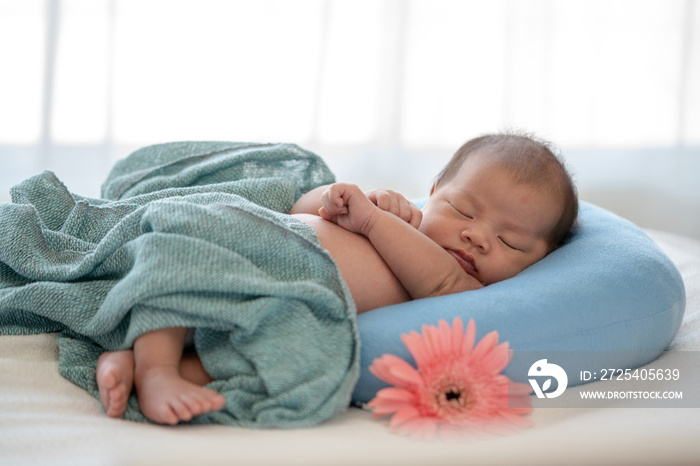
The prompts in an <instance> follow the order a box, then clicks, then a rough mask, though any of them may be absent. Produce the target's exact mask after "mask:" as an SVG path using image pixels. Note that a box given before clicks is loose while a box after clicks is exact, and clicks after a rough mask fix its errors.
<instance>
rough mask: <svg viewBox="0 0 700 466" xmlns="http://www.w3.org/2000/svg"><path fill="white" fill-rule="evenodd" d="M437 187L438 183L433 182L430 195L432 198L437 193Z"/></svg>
mask: <svg viewBox="0 0 700 466" xmlns="http://www.w3.org/2000/svg"><path fill="white" fill-rule="evenodd" d="M436 186H437V181H433V185H432V186H431V187H430V195H431V196H432V195H433V193H434V192H435V187H436Z"/></svg>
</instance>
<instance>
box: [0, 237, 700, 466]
mask: <svg viewBox="0 0 700 466" xmlns="http://www.w3.org/2000/svg"><path fill="white" fill-rule="evenodd" d="M648 233H649V234H650V236H652V238H654V240H656V241H657V243H658V244H659V245H660V246H661V247H662V249H664V251H665V252H666V253H667V254H668V255H669V256H670V257H671V259H672V260H673V261H674V262H675V263H676V264H677V266H678V268H679V270H680V271H681V274H682V275H683V279H684V281H685V286H686V293H687V307H686V313H685V317H684V319H683V325H682V327H681V329H680V331H679V333H678V335H677V337H676V338H675V340H674V341H673V343H672V345H671V347H670V348H669V352H668V353H667V354H665V355H664V356H663V357H662V358H660V359H659V360H657V361H654V362H653V363H651V364H650V367H652V366H653V367H654V368H664V367H668V368H680V369H681V371H682V372H681V373H682V374H691V373H692V374H696V373H700V368H698V367H697V366H696V367H679V366H678V365H679V364H680V365H683V364H685V365H686V366H687V365H688V364H687V361H688V360H689V358H674V355H675V354H677V352H680V351H698V350H700V242H699V241H695V240H692V239H689V238H684V237H681V236H677V235H672V234H668V233H661V232H655V231H649V232H648ZM606 384H607V385H606ZM611 384H614V382H595V383H592V384H588V385H584V386H582V387H570V388H568V389H567V391H566V393H565V395H566V396H572V397H575V396H577V395H578V390H591V389H596V388H599V387H600V389H605V390H607V389H609V387H612V386H613V385H611ZM666 388H668V389H669V390H673V389H674V388H676V387H674V385H673V383H672V382H669V384H668V386H667V387H666ZM660 389H661V388H660ZM698 390H700V388H698ZM610 406H611V407H606V408H556V409H552V408H546V409H544V408H543V409H539V408H538V409H535V411H534V412H533V413H532V414H531V415H530V419H531V420H532V421H533V422H534V424H535V425H534V427H532V428H530V429H527V430H524V431H521V432H518V433H516V434H512V435H508V436H501V437H490V438H486V439H480V440H470V441H466V442H457V443H455V442H452V443H446V442H444V441H441V440H435V441H432V442H425V441H415V440H410V439H407V438H404V437H399V436H397V435H394V434H392V433H391V432H390V431H389V430H388V429H387V428H386V426H385V424H384V422H383V421H377V420H373V419H372V417H371V414H370V413H369V412H366V411H363V410H360V409H355V408H352V409H349V410H348V411H347V412H346V413H344V414H343V415H341V416H340V417H338V418H337V419H335V420H333V421H331V422H328V423H326V424H323V425H320V426H317V427H315V428H311V429H301V430H248V429H241V428H233V427H226V426H176V427H166V426H156V425H146V424H138V423H134V422H129V421H122V420H115V419H110V418H108V417H107V416H106V415H105V414H104V412H103V410H102V407H101V406H100V403H99V402H98V401H97V400H95V399H93V398H92V397H91V396H90V395H88V394H87V393H86V392H85V391H83V390H82V389H80V388H78V387H76V386H74V385H72V384H71V383H70V382H68V381H67V380H65V379H63V378H62V377H61V376H60V375H59V374H58V353H57V348H56V337H55V335H34V336H5V337H0V465H3V466H10V465H39V464H52V465H63V464H66V465H69V464H70V465H80V464H85V465H91V466H92V465H141V464H143V465H152V464H161V463H162V464H168V465H191V464H207V465H219V464H221V465H223V464H244V465H259V464H275V465H278V464H300V465H302V464H303V465H316V464H318V465H331V464H332V465H345V464H348V465H350V464H352V465H371V464H396V465H413V464H416V465H419V464H440V465H451V464H455V465H457V464H460V465H461V464H532V465H538V466H541V465H567V464H594V465H614V464H630V465H631V464H635V465H640V464H649V465H660V464H664V465H671V464H700V408H625V407H623V406H624V401H620V402H613V403H612V404H611V405H610Z"/></svg>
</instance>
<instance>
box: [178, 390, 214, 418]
mask: <svg viewBox="0 0 700 466" xmlns="http://www.w3.org/2000/svg"><path fill="white" fill-rule="evenodd" d="M180 401H182V403H183V404H184V405H185V406H187V409H188V410H189V411H190V413H192V416H193V417H194V416H198V415H200V414H202V413H206V412H207V411H210V410H211V406H210V403H209V400H207V399H206V398H205V397H203V396H202V395H201V394H200V393H183V394H182V395H180Z"/></svg>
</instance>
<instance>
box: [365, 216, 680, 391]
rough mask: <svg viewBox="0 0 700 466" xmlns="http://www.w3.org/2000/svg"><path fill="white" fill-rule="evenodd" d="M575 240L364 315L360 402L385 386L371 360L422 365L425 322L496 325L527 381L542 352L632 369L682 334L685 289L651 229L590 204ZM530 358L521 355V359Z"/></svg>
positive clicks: (572, 375) (513, 369)
mask: <svg viewBox="0 0 700 466" xmlns="http://www.w3.org/2000/svg"><path fill="white" fill-rule="evenodd" d="M579 223H580V226H579V227H578V229H577V230H576V232H575V233H574V234H573V235H571V238H570V240H569V242H568V243H567V244H566V245H564V246H562V247H561V248H559V249H558V250H556V251H554V252H553V253H552V254H550V255H549V256H547V257H545V258H544V259H543V260H541V261H540V262H538V263H536V264H534V265H532V266H531V267H529V268H527V269H526V270H524V271H523V272H521V273H520V274H518V275H517V276H515V277H513V278H511V279H508V280H505V281H503V282H500V283H495V284H493V285H490V286H488V287H486V288H483V289H480V290H475V291H468V292H464V293H459V294H454V295H449V296H440V297H436V298H427V299H420V300H415V301H411V302H407V303H403V304H398V305H394V306H388V307H384V308H380V309H376V310H374V311H371V312H367V313H364V314H361V315H360V316H358V325H359V331H360V340H361V361H360V362H361V367H362V369H361V374H360V379H359V381H358V383H357V385H356V387H355V391H354V393H353V400H354V401H360V402H366V401H369V400H370V399H371V398H373V397H374V395H375V394H376V392H377V390H379V389H381V388H384V387H386V384H385V383H384V382H382V381H380V380H379V379H377V378H376V377H374V376H373V375H372V374H370V373H369V371H368V367H369V366H370V365H371V364H372V361H373V360H374V359H375V358H378V357H380V356H381V355H382V354H384V353H391V354H395V355H397V356H399V357H401V358H404V359H406V360H407V361H409V362H411V363H413V359H412V358H411V356H410V354H409V353H408V351H407V350H406V348H405V346H404V345H403V342H402V341H401V338H400V337H401V334H402V333H408V332H410V331H411V330H416V331H420V328H421V326H422V325H424V324H428V325H436V324H437V323H438V321H439V320H440V319H445V320H447V321H448V322H449V323H452V320H453V319H454V318H455V317H457V316H459V317H461V318H462V321H463V322H464V323H465V325H466V323H467V321H468V320H469V319H474V321H475V323H476V330H477V338H481V337H483V335H485V334H486V333H488V332H491V331H493V330H497V331H498V333H499V336H500V341H508V342H509V343H510V347H511V348H512V349H513V350H514V358H513V360H512V361H511V363H510V364H509V366H508V368H507V369H506V374H507V375H508V376H509V377H511V378H512V379H514V380H516V381H518V382H524V383H527V380H526V379H527V371H528V369H529V368H530V365H531V364H532V363H534V362H535V361H536V360H537V359H536V358H540V359H542V358H549V360H550V363H556V364H558V365H560V366H561V367H563V368H564V370H565V371H566V372H567V376H568V378H569V385H575V384H577V383H581V382H582V381H581V380H580V379H581V377H580V376H579V375H580V371H583V370H587V371H590V372H596V371H598V373H600V369H601V368H602V367H605V368H622V369H624V368H633V367H638V366H640V365H643V364H646V363H647V362H649V361H651V360H653V359H655V358H656V357H657V356H658V355H659V354H660V353H661V352H662V351H663V350H664V349H665V348H666V347H667V346H668V345H669V343H670V342H671V340H672V339H673V337H674V336H675V334H676V332H677V331H678V329H679V327H680V324H681V319H682V317H683V312H684V310H685V288H684V286H683V280H682V278H681V276H680V273H679V272H678V270H677V269H676V267H675V265H674V264H673V263H672V262H671V260H670V259H669V258H668V257H667V256H666V255H665V254H664V253H663V252H662V251H661V250H660V249H659V247H658V246H657V245H656V243H654V241H652V240H651V239H650V238H649V237H648V236H647V235H646V234H645V233H644V232H643V231H642V230H640V229H639V228H638V227H636V226H635V225H633V224H632V223H630V222H628V221H627V220H624V219H622V218H620V217H618V216H616V215H614V214H612V213H610V212H608V211H606V210H604V209H602V208H600V207H597V206H594V205H591V204H588V203H585V202H581V203H580V215H579ZM519 355H522V358H519Z"/></svg>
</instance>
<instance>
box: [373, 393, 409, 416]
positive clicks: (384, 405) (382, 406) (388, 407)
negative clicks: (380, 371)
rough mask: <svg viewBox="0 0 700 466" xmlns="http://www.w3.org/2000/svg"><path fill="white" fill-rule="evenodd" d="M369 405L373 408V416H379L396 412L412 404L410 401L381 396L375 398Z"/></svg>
mask: <svg viewBox="0 0 700 466" xmlns="http://www.w3.org/2000/svg"><path fill="white" fill-rule="evenodd" d="M367 406H369V407H370V408H372V417H374V418H375V419H376V418H378V417H382V416H386V415H389V414H394V413H396V412H398V411H400V410H402V409H403V408H405V407H406V406H411V405H410V404H409V403H405V402H403V401H395V400H382V399H381V398H380V397H376V398H373V399H372V400H371V401H370V402H369V403H367Z"/></svg>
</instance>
